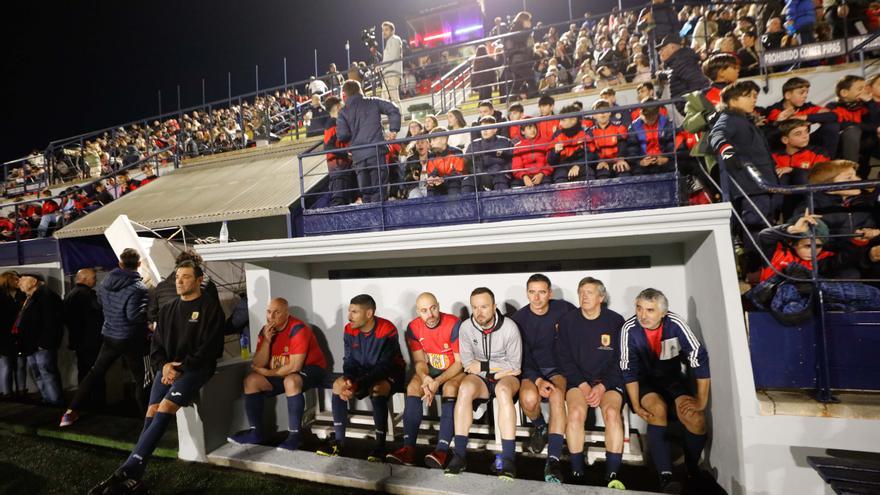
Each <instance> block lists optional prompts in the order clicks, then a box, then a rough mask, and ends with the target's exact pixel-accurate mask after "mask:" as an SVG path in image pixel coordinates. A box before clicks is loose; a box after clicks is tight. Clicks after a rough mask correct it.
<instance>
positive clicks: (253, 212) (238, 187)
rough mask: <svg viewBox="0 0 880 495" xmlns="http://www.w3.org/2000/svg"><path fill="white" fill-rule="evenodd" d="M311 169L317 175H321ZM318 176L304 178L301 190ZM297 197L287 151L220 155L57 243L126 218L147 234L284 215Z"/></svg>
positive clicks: (293, 162)
mask: <svg viewBox="0 0 880 495" xmlns="http://www.w3.org/2000/svg"><path fill="white" fill-rule="evenodd" d="M320 167H322V168H323V169H324V170H323V171H321V170H315V172H316V173H321V172H324V173H326V165H321V166H320ZM318 179H319V177H315V176H313V177H309V178H307V179H306V182H307V183H306V189H308V188H309V187H311V186H312V185H313V183H315V182H317V181H318ZM299 197H300V185H299V166H298V163H297V158H296V151H294V150H292V149H291V147H281V148H280V149H279V148H275V147H273V148H272V149H266V150H265V151H263V150H260V151H257V150H248V152H245V153H232V154H230V155H220V156H219V157H217V158H215V159H209V160H207V161H204V162H201V163H199V164H197V165H191V166H185V167H182V168H180V169H178V170H176V171H174V172H173V173H171V174H169V175H167V176H162V178H161V180H157V181H155V182H153V183H151V184H149V185H148V186H145V187H144V188H142V189H137V190H135V191H133V192H132V193H130V194H127V195H125V196H123V197H122V198H120V199H117V200H116V201H113V202H112V203H110V204H108V205H106V206H104V207H102V208H101V209H99V210H96V211H94V212H92V213H90V214H88V215H86V216H85V217H83V218H81V219H79V220H77V221H75V222H73V223H72V224H70V225H68V226H67V227H64V228H63V229H61V230H59V231H58V232H56V233H55V236H56V237H58V238H62V239H63V238H72V237H84V236H92V235H100V234H103V232H104V229H106V228H107V227H108V226H109V225H110V224H111V223H113V221H114V220H115V219H116V217H118V216H119V215H122V214H125V215H128V217H129V218H130V219H131V220H132V221H134V222H137V223H139V224H141V225H143V226H145V227H149V228H151V229H163V228H174V227H180V226H186V225H196V224H205V223H212V222H220V221H223V220H247V219H254V218H263V217H273V216H280V215H286V214H287V213H289V211H290V210H289V208H290V206H291V205H292V204H293V203H294V202H295V201H297V200H299Z"/></svg>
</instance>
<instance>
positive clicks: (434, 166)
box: [425, 146, 467, 177]
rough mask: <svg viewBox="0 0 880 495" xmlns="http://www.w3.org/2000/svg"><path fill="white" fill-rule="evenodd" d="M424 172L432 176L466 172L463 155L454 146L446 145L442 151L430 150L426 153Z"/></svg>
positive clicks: (448, 175) (446, 175)
mask: <svg viewBox="0 0 880 495" xmlns="http://www.w3.org/2000/svg"><path fill="white" fill-rule="evenodd" d="M428 156H429V158H428V164H427V165H426V168H425V170H426V172H427V173H428V175H431V176H434V177H450V176H454V175H464V174H466V173H467V169H466V166H465V161H464V155H463V154H462V152H461V150H460V149H458V148H456V147H455V146H447V147H446V149H445V150H443V151H432V152H431V154H430V155H428Z"/></svg>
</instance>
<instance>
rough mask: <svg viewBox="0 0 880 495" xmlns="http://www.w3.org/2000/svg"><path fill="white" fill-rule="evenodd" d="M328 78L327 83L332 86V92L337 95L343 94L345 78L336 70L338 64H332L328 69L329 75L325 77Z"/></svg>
mask: <svg viewBox="0 0 880 495" xmlns="http://www.w3.org/2000/svg"><path fill="white" fill-rule="evenodd" d="M325 77H326V78H327V83H328V85H329V86H330V91H332V92H333V93H335V94H341V91H342V84H343V83H344V82H345V76H343V75H342V73H341V72H339V71H338V70H336V64H330V66H329V67H327V74H326V75H325Z"/></svg>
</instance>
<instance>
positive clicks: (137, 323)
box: [98, 268, 148, 340]
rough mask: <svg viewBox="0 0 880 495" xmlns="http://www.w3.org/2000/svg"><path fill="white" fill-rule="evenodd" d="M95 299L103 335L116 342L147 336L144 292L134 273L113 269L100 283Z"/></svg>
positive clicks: (142, 285)
mask: <svg viewBox="0 0 880 495" xmlns="http://www.w3.org/2000/svg"><path fill="white" fill-rule="evenodd" d="M98 297H99V299H100V301H101V306H102V307H103V308H104V325H103V327H102V328H101V333H102V334H103V335H105V336H107V337H110V338H113V339H120V340H122V339H132V338H144V337H145V336H146V335H147V300H148V291H147V286H146V285H144V282H143V281H142V280H141V275H140V274H139V273H138V272H136V271H132V270H123V269H122V268H116V269H114V270H113V271H112V272H110V274H109V275H107V278H105V279H104V281H103V282H101V286H100V287H99V288H98Z"/></svg>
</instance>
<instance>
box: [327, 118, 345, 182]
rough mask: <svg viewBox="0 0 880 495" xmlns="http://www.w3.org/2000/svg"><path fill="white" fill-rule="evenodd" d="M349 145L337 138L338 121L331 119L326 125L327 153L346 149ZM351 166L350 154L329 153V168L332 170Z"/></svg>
mask: <svg viewBox="0 0 880 495" xmlns="http://www.w3.org/2000/svg"><path fill="white" fill-rule="evenodd" d="M346 146H348V143H346V142H343V141H340V140H339V138H338V137H337V136H336V119H334V118H332V117H331V118H329V119H327V122H326V123H325V124H324V149H325V150H327V151H330V150H337V149H339V148H345V147H346ZM350 166H351V156H349V154H348V152H338V151H337V152H335V153H327V167H328V168H329V169H330V170H336V169H338V168H348V167H350Z"/></svg>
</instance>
